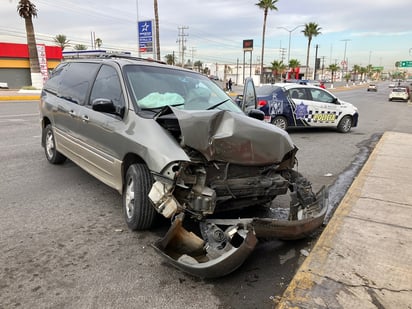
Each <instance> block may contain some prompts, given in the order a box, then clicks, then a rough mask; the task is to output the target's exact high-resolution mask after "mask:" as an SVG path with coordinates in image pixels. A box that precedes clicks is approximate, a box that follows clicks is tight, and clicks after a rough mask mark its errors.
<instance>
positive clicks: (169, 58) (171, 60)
mask: <svg viewBox="0 0 412 309" xmlns="http://www.w3.org/2000/svg"><path fill="white" fill-rule="evenodd" d="M165 59H166V63H167V64H173V65H174V64H175V61H176V57H175V55H174V54H167V55H166V56H165Z"/></svg>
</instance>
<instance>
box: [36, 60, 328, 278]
mask: <svg viewBox="0 0 412 309" xmlns="http://www.w3.org/2000/svg"><path fill="white" fill-rule="evenodd" d="M256 106H257V105H256V94H255V88H254V85H253V82H252V81H251V80H247V81H246V82H245V86H244V93H243V101H242V102H241V103H240V106H238V105H237V104H235V103H234V102H233V100H232V99H231V97H229V95H228V94H227V93H226V92H225V91H223V90H222V89H221V88H220V87H218V86H217V85H216V84H215V83H214V82H213V81H211V80H210V79H209V78H208V77H207V76H204V75H202V74H199V73H196V72H193V71H190V70H185V69H182V68H178V67H174V66H168V65H165V64H163V63H158V62H154V61H148V60H144V59H138V58H133V57H129V56H128V57H124V56H119V55H109V56H105V57H100V58H95V59H76V60H73V61H67V62H63V63H61V64H60V65H59V66H58V67H57V68H56V69H55V70H54V71H53V72H52V74H51V77H50V79H49V80H48V81H47V83H46V84H45V86H44V88H43V90H42V94H41V102H40V115H41V127H42V145H43V147H44V149H45V154H46V158H47V160H48V161H49V162H50V163H52V164H61V163H63V162H64V161H65V160H66V158H67V159H70V160H71V161H73V162H74V163H76V164H77V165H78V166H79V167H81V168H83V169H84V170H86V171H87V172H89V173H90V174H91V175H93V176H95V177H96V178H97V179H99V180H101V181H102V182H103V183H105V184H106V185H108V186H110V187H112V188H114V189H116V190H117V191H118V192H119V193H120V194H121V195H122V197H123V212H124V218H125V221H126V223H127V225H128V227H129V228H130V229H131V230H142V229H149V228H151V227H153V226H154V225H155V224H157V223H158V222H162V221H163V222H165V220H162V221H160V220H159V216H160V217H161V216H163V217H165V218H168V219H169V221H170V223H167V224H170V228H169V230H168V232H167V234H166V235H165V237H164V238H163V239H161V240H159V241H158V242H157V243H155V244H153V247H154V248H155V250H156V251H158V252H159V253H160V254H161V255H162V256H164V257H165V258H166V259H167V260H169V261H170V262H171V263H172V264H173V265H175V266H176V267H178V268H180V269H182V270H184V271H187V272H189V273H191V274H194V275H197V276H200V277H218V276H223V275H225V274H228V273H230V272H232V271H233V270H235V269H236V268H237V267H239V266H240V265H241V264H242V263H243V261H244V260H245V259H246V258H247V256H248V255H249V254H250V252H252V250H253V249H254V247H255V245H256V244H257V240H258V238H259V237H267V236H271V237H281V238H283V239H288V238H289V239H296V238H301V237H305V236H306V235H308V234H310V233H311V232H312V231H313V230H315V229H317V228H318V227H319V226H320V225H321V224H322V222H323V217H324V215H325V211H326V206H327V205H326V202H325V199H326V190H321V191H320V192H318V193H317V194H315V193H313V192H312V189H311V184H310V182H309V181H308V180H307V179H306V178H304V177H303V176H302V175H300V174H299V173H298V172H297V171H296V170H294V167H295V161H296V159H295V154H296V152H297V148H296V146H295V145H294V143H293V141H292V140H291V138H290V136H289V135H288V133H287V132H285V131H283V130H281V129H279V128H277V127H275V126H273V125H270V124H268V123H265V122H264V121H262V120H263V117H264V115H263V112H261V111H259V110H257V109H256ZM278 195H289V196H290V204H289V205H286V206H287V207H286V208H287V209H288V215H287V217H286V218H281V219H279V218H271V217H268V216H266V215H263V216H262V215H259V216H252V217H248V216H246V217H245V216H240V215H239V213H236V214H234V213H233V212H235V211H239V210H244V209H252V210H253V209H261V208H265V207H266V208H270V206H271V203H272V201H273V200H274V199H275V198H276V197H277V196H278ZM221 213H226V214H227V213H229V214H230V213H233V219H232V218H228V216H227V215H225V216H224V217H221V215H220V214H221ZM229 217H230V216H229ZM189 220H190V221H194V222H198V223H199V228H198V229H197V230H196V231H194V230H193V231H192V230H191V231H188V230H186V228H185V224H184V223H185V222H186V221H189ZM166 222H167V221H166Z"/></svg>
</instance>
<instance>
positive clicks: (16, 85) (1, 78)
mask: <svg viewBox="0 0 412 309" xmlns="http://www.w3.org/2000/svg"><path fill="white" fill-rule="evenodd" d="M37 50H38V54H39V63H40V70H41V73H42V75H43V80H46V79H47V76H48V72H49V71H50V70H52V69H54V68H55V67H56V66H57V65H58V64H59V63H60V62H61V61H62V58H63V56H62V50H61V48H60V47H59V46H47V45H44V44H38V45H37ZM31 84H32V81H31V77H30V61H29V48H28V46H27V44H18V43H4V42H0V85H1V86H2V87H4V88H6V87H7V88H10V89H20V88H22V87H24V86H30V85H31Z"/></svg>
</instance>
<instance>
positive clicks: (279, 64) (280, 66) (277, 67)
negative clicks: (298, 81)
mask: <svg viewBox="0 0 412 309" xmlns="http://www.w3.org/2000/svg"><path fill="white" fill-rule="evenodd" d="M271 64H272V72H273V75H274V76H275V80H274V81H275V82H276V77H277V76H278V75H280V76H281V75H282V74H283V72H285V70H286V65H285V64H284V63H283V61H277V60H274V61H273V62H272V63H271Z"/></svg>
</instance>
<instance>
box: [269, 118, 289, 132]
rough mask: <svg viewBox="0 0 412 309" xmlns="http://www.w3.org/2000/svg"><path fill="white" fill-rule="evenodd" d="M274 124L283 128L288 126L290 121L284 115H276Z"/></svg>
mask: <svg viewBox="0 0 412 309" xmlns="http://www.w3.org/2000/svg"><path fill="white" fill-rule="evenodd" d="M272 124H273V125H275V126H277V127H278V128H280V129H283V130H286V129H287V128H288V121H287V120H286V118H285V117H283V116H276V117H275V118H273V120H272Z"/></svg>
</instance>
